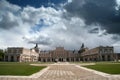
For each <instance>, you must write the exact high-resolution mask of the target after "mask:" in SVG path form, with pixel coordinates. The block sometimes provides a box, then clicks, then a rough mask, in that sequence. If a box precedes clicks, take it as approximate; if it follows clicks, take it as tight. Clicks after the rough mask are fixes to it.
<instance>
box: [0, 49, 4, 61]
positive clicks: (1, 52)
mask: <svg viewBox="0 0 120 80" xmlns="http://www.w3.org/2000/svg"><path fill="white" fill-rule="evenodd" d="M3 57H4V52H3V50H0V61H2V60H3Z"/></svg>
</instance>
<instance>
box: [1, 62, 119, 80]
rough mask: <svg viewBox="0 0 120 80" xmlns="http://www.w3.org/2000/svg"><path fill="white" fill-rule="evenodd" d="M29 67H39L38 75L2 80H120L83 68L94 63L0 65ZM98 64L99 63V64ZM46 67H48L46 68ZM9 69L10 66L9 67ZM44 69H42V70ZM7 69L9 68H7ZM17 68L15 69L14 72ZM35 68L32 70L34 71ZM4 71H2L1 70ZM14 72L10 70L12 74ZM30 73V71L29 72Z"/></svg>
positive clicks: (10, 77)
mask: <svg viewBox="0 0 120 80" xmlns="http://www.w3.org/2000/svg"><path fill="white" fill-rule="evenodd" d="M15 64H16V65H18V66H19V67H21V65H28V64H30V66H32V67H37V68H38V67H39V68H40V69H38V71H37V73H34V74H32V75H29V76H26V75H24V76H18V75H15V76H11V75H1V76H0V80H120V75H119V74H118V75H111V74H107V73H103V72H98V71H96V70H91V69H88V68H85V67H83V66H84V65H87V66H94V65H95V64H93V63H77V64H75V63H74V64H73V63H68V62H58V63H1V64H0V65H4V66H5V65H6V66H8V65H14V66H15ZM97 64H98V63H97ZM45 66H47V67H46V68H45ZM8 67H9V66H8ZM41 67H42V68H41ZM6 69H7V68H6ZM15 69H16V68H15V67H13V70H15ZM33 69H35V68H31V69H30V71H33ZM0 70H1V71H3V70H2V69H0ZM10 71H12V70H8V72H10ZM27 73H29V71H27Z"/></svg>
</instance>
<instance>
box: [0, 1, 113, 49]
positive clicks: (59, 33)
mask: <svg viewBox="0 0 120 80" xmlns="http://www.w3.org/2000/svg"><path fill="white" fill-rule="evenodd" d="M0 4H2V6H1V7H0V10H1V11H2V14H0V16H1V22H3V21H4V20H5V21H6V22H7V23H5V25H4V26H5V27H6V29H4V28H3V26H2V25H0V31H1V32H0V37H1V41H0V44H1V46H3V47H8V46H23V47H32V46H33V45H32V44H30V43H28V42H31V43H35V42H37V43H40V48H42V49H52V48H55V47H56V46H64V47H65V48H67V49H79V48H80V46H81V44H82V43H85V46H86V47H89V48H93V47H97V46H99V45H105V46H107V45H112V44H114V43H115V40H113V39H112V37H113V36H114V35H113V34H105V33H106V31H105V30H103V29H101V28H100V26H99V25H96V24H93V25H90V26H88V25H86V24H85V22H84V20H83V19H81V18H77V17H68V18H66V17H64V16H63V15H65V14H66V13H67V12H66V10H64V9H60V10H56V9H54V8H52V7H47V8H45V7H43V6H42V7H40V8H34V7H30V6H27V7H24V8H23V9H21V8H20V7H19V6H17V5H13V4H10V3H8V2H6V1H3V0H2V1H1V3H0ZM12 7H14V8H12ZM5 9H8V11H6V10H5ZM6 14H8V15H6ZM5 15H6V17H5ZM40 20H42V21H43V22H40ZM1 22H0V24H1ZM10 23H12V25H10ZM13 23H17V24H13ZM2 24H3V23H2ZM37 25H38V26H37ZM46 25H47V26H46ZM13 26H14V27H13ZM8 27H10V29H7V28H8ZM96 27H97V28H99V30H98V32H97V33H90V32H89V30H91V29H93V28H96ZM33 28H34V29H37V30H36V31H34V30H33ZM30 31H33V32H30ZM1 48H2V47H1Z"/></svg>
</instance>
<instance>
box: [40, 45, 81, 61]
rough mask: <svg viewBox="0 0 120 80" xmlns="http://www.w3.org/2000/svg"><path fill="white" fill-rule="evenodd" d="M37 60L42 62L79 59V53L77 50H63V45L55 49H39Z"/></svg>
mask: <svg viewBox="0 0 120 80" xmlns="http://www.w3.org/2000/svg"><path fill="white" fill-rule="evenodd" d="M39 61H42V62H56V61H62V62H65V61H80V54H79V53H78V51H75V50H74V51H70V50H65V49H64V47H56V49H55V50H51V51H41V52H40V54H39Z"/></svg>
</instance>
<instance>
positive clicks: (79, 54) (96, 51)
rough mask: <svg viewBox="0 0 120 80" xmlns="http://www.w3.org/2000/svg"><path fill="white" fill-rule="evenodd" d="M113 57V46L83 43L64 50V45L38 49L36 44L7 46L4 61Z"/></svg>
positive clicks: (79, 59) (63, 60)
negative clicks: (92, 46) (77, 47)
mask: <svg viewBox="0 0 120 80" xmlns="http://www.w3.org/2000/svg"><path fill="white" fill-rule="evenodd" d="M117 58H118V57H117ZM115 59H116V54H115V53H114V48H113V47H109V46H106V47H103V46H100V47H96V48H93V49H88V48H84V44H82V46H81V48H80V49H79V50H66V49H64V47H56V49H54V50H49V51H42V50H41V51H40V49H39V48H38V44H36V46H35V47H34V48H32V49H25V48H23V47H9V48H7V51H6V53H5V56H4V61H16V62H36V61H40V62H58V61H61V62H66V61H67V62H76V61H114V60H115Z"/></svg>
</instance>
